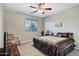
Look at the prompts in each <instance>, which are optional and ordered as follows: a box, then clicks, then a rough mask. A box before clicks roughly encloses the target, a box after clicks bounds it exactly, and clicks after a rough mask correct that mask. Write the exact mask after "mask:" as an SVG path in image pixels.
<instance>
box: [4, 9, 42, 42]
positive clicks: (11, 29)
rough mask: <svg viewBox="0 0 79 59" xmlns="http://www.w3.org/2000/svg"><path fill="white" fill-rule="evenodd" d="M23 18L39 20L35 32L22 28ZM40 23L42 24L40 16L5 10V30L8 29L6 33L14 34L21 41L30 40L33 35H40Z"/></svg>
mask: <svg viewBox="0 0 79 59" xmlns="http://www.w3.org/2000/svg"><path fill="white" fill-rule="evenodd" d="M25 18H32V19H37V20H39V26H38V31H37V32H27V31H26V30H25V29H24V20H25ZM42 25H43V24H42V19H40V18H36V17H32V16H28V15H26V14H22V13H17V12H12V11H6V10H5V31H8V33H10V34H14V36H16V37H19V39H20V41H21V42H22V43H24V42H27V41H29V40H32V39H33V37H37V36H40V32H41V31H42V30H43V27H42Z"/></svg>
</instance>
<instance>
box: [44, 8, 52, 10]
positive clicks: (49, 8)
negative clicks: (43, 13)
mask: <svg viewBox="0 0 79 59" xmlns="http://www.w3.org/2000/svg"><path fill="white" fill-rule="evenodd" d="M43 10H52V8H43Z"/></svg>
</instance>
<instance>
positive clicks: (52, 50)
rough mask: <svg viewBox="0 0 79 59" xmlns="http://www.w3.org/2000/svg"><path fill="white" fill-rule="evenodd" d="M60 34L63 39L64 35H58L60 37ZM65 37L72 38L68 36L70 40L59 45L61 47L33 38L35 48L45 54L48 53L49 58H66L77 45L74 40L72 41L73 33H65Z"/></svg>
mask: <svg viewBox="0 0 79 59" xmlns="http://www.w3.org/2000/svg"><path fill="white" fill-rule="evenodd" d="M59 34H61V37H62V35H63V33H58V35H59ZM64 35H65V36H66V35H68V36H70V37H68V36H67V37H68V39H69V40H67V41H63V42H60V43H58V45H59V46H56V45H51V44H48V43H46V42H43V41H41V40H38V39H36V38H33V42H34V46H35V47H36V48H38V49H39V50H41V51H43V52H44V53H47V54H48V55H49V56H65V55H67V54H68V53H69V52H71V51H72V50H73V49H74V47H75V46H76V45H75V44H74V42H75V41H74V39H72V36H73V33H72V34H71V33H64ZM64 35H63V37H64Z"/></svg>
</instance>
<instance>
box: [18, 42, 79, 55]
mask: <svg viewBox="0 0 79 59" xmlns="http://www.w3.org/2000/svg"><path fill="white" fill-rule="evenodd" d="M18 50H19V52H20V55H21V56H46V54H44V53H43V52H41V51H40V50H38V49H36V48H35V47H34V46H33V43H32V42H29V43H26V44H22V45H21V46H18ZM67 56H79V50H78V49H74V50H73V51H72V52H70V53H69V54H68V55H67Z"/></svg>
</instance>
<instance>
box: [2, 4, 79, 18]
mask: <svg viewBox="0 0 79 59" xmlns="http://www.w3.org/2000/svg"><path fill="white" fill-rule="evenodd" d="M2 5H3V6H4V8H5V9H6V10H9V11H15V12H20V13H26V14H28V15H31V16H37V17H46V16H49V15H52V14H55V13H58V12H61V11H64V10H66V9H69V8H72V7H74V6H77V5H78V3H46V4H45V6H44V7H51V8H52V10H51V11H45V14H41V13H39V12H36V13H34V14H31V13H30V12H32V11H35V10H36V9H34V8H30V7H29V6H37V3H4V4H2Z"/></svg>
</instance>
